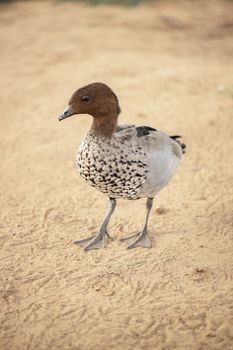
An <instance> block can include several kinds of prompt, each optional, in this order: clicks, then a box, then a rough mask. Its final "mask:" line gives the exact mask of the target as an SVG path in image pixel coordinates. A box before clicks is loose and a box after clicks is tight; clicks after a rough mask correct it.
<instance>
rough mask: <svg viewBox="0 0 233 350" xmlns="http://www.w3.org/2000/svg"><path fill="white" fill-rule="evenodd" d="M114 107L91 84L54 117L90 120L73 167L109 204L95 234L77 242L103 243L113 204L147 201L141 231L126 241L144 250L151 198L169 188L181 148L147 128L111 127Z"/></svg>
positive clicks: (110, 96) (107, 94)
mask: <svg viewBox="0 0 233 350" xmlns="http://www.w3.org/2000/svg"><path fill="white" fill-rule="evenodd" d="M119 112H120V107H119V103H118V99H117V97H116V95H115V94H114V93H113V92H112V90H111V89H110V88H108V87H107V86H106V85H105V84H101V83H94V84H90V85H87V86H86V87H83V88H81V89H79V90H77V91H76V92H75V93H74V95H73V96H72V98H71V100H70V103H69V105H68V108H67V109H66V110H65V112H64V113H63V115H62V116H61V117H60V120H61V119H64V118H66V117H68V116H70V115H73V114H79V113H87V114H91V115H92V116H93V124H92V127H91V129H90V131H89V132H88V133H87V135H86V137H85V138H84V140H83V141H82V143H81V145H80V147H79V150H78V154H77V166H78V168H79V171H80V174H81V176H82V177H83V178H84V179H85V180H86V181H87V183H88V184H90V185H91V186H93V187H95V188H96V189H98V190H99V191H101V192H103V193H105V194H106V195H107V196H108V197H109V198H110V208H109V211H108V213H107V216H106V218H107V219H106V218H105V220H104V222H103V224H102V226H101V229H100V231H99V232H98V233H97V235H95V236H94V237H92V238H91V239H86V240H82V241H78V242H77V243H78V244H81V245H83V246H84V247H85V249H86V250H88V249H95V248H99V247H101V246H102V244H104V242H105V239H106V238H107V237H108V234H107V224H108V221H109V219H110V216H111V214H112V212H113V210H114V208H115V205H116V201H115V199H116V198H123V199H131V200H133V199H139V198H148V200H147V217H146V222H145V225H144V228H143V230H142V231H141V232H140V233H139V234H137V235H136V236H135V239H134V238H132V237H129V238H127V240H128V241H129V242H130V243H131V244H130V245H129V248H133V247H136V246H143V247H149V246H151V243H150V240H149V238H148V236H147V221H148V216H149V212H150V209H151V206H152V201H153V198H154V196H155V195H156V194H157V193H158V192H159V191H160V190H161V189H162V188H163V187H164V186H165V185H166V184H167V183H168V182H169V180H170V179H171V177H172V176H173V174H174V173H175V170H176V168H177V165H178V163H179V160H180V159H181V156H182V152H183V150H184V148H185V145H184V144H181V143H180V142H179V140H178V139H179V138H180V136H171V137H170V136H168V135H166V134H164V133H163V132H161V131H159V130H156V129H154V128H151V127H149V126H135V125H117V117H118V114H119Z"/></svg>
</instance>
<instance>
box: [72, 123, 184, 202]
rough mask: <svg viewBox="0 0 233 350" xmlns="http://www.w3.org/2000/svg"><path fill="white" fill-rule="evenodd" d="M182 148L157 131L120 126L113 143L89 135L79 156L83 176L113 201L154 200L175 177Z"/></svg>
mask: <svg viewBox="0 0 233 350" xmlns="http://www.w3.org/2000/svg"><path fill="white" fill-rule="evenodd" d="M181 154H182V147H181V146H180V144H179V143H178V142H177V141H175V140H174V139H172V138H170V137H169V136H167V135H166V134H164V133H162V132H160V131H157V130H156V129H153V128H150V127H145V126H135V125H119V126H118V127H117V129H116V132H115V133H114V134H113V136H112V138H111V139H108V138H101V137H99V136H96V135H95V134H93V133H92V132H89V133H88V134H87V136H86V138H85V139H84V140H83V141H82V143H81V145H80V148H79V152H78V155H77V165H78V167H79V170H80V174H81V176H82V177H83V178H84V179H85V180H86V181H87V182H88V183H89V184H90V185H91V186H94V187H95V188H97V189H98V190H100V191H101V192H103V193H106V194H108V196H109V197H113V198H119V197H121V198H125V199H137V198H141V197H154V195H155V194H156V193H157V192H159V191H160V190H161V188H163V187H164V186H165V185H166V184H167V183H168V181H169V180H170V178H171V177H172V175H173V174H174V172H175V170H176V167H177V165H178V162H179V159H180V158H181Z"/></svg>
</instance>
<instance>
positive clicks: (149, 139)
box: [115, 124, 185, 159]
mask: <svg viewBox="0 0 233 350" xmlns="http://www.w3.org/2000/svg"><path fill="white" fill-rule="evenodd" d="M177 138H179V136H171V137H170V136H168V135H166V134H165V133H163V132H162V131H159V130H157V129H154V128H151V127H149V126H136V125H130V124H125V125H118V127H117V130H116V133H115V140H116V142H120V143H125V146H126V144H128V146H130V147H132V149H137V148H138V147H140V148H142V149H143V150H144V151H146V153H151V152H152V153H153V152H156V151H157V150H161V149H164V148H167V147H168V148H170V149H172V152H173V154H174V155H175V156H176V157H177V158H179V159H180V158H181V154H182V151H183V148H184V147H185V145H184V144H181V143H180V142H179V141H178V140H177Z"/></svg>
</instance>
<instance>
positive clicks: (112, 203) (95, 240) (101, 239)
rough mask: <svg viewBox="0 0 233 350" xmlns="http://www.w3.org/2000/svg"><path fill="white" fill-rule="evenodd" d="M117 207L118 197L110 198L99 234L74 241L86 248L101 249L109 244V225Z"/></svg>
mask: <svg viewBox="0 0 233 350" xmlns="http://www.w3.org/2000/svg"><path fill="white" fill-rule="evenodd" d="M115 207H116V199H115V198H109V207H108V210H107V213H106V216H105V218H104V220H103V222H102V224H101V226H100V229H99V231H98V232H97V234H96V235H95V236H93V237H90V238H86V239H82V240H80V241H76V242H74V243H75V244H79V245H81V246H82V247H84V250H91V249H99V248H102V247H105V246H106V244H107V240H108V238H110V236H109V234H108V232H107V227H108V223H109V220H110V217H111V215H112V213H113V212H114V209H115Z"/></svg>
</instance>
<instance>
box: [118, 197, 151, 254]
mask: <svg viewBox="0 0 233 350" xmlns="http://www.w3.org/2000/svg"><path fill="white" fill-rule="evenodd" d="M153 199H154V198H148V199H147V201H146V209H147V212H146V220H145V224H144V227H143V229H142V231H141V232H139V233H136V234H135V235H132V236H128V237H124V238H121V241H126V242H127V243H129V245H128V247H127V249H132V248H136V247H143V248H150V247H151V241H150V238H149V237H148V231H147V223H148V219H149V214H150V211H151V208H152V205H153Z"/></svg>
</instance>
